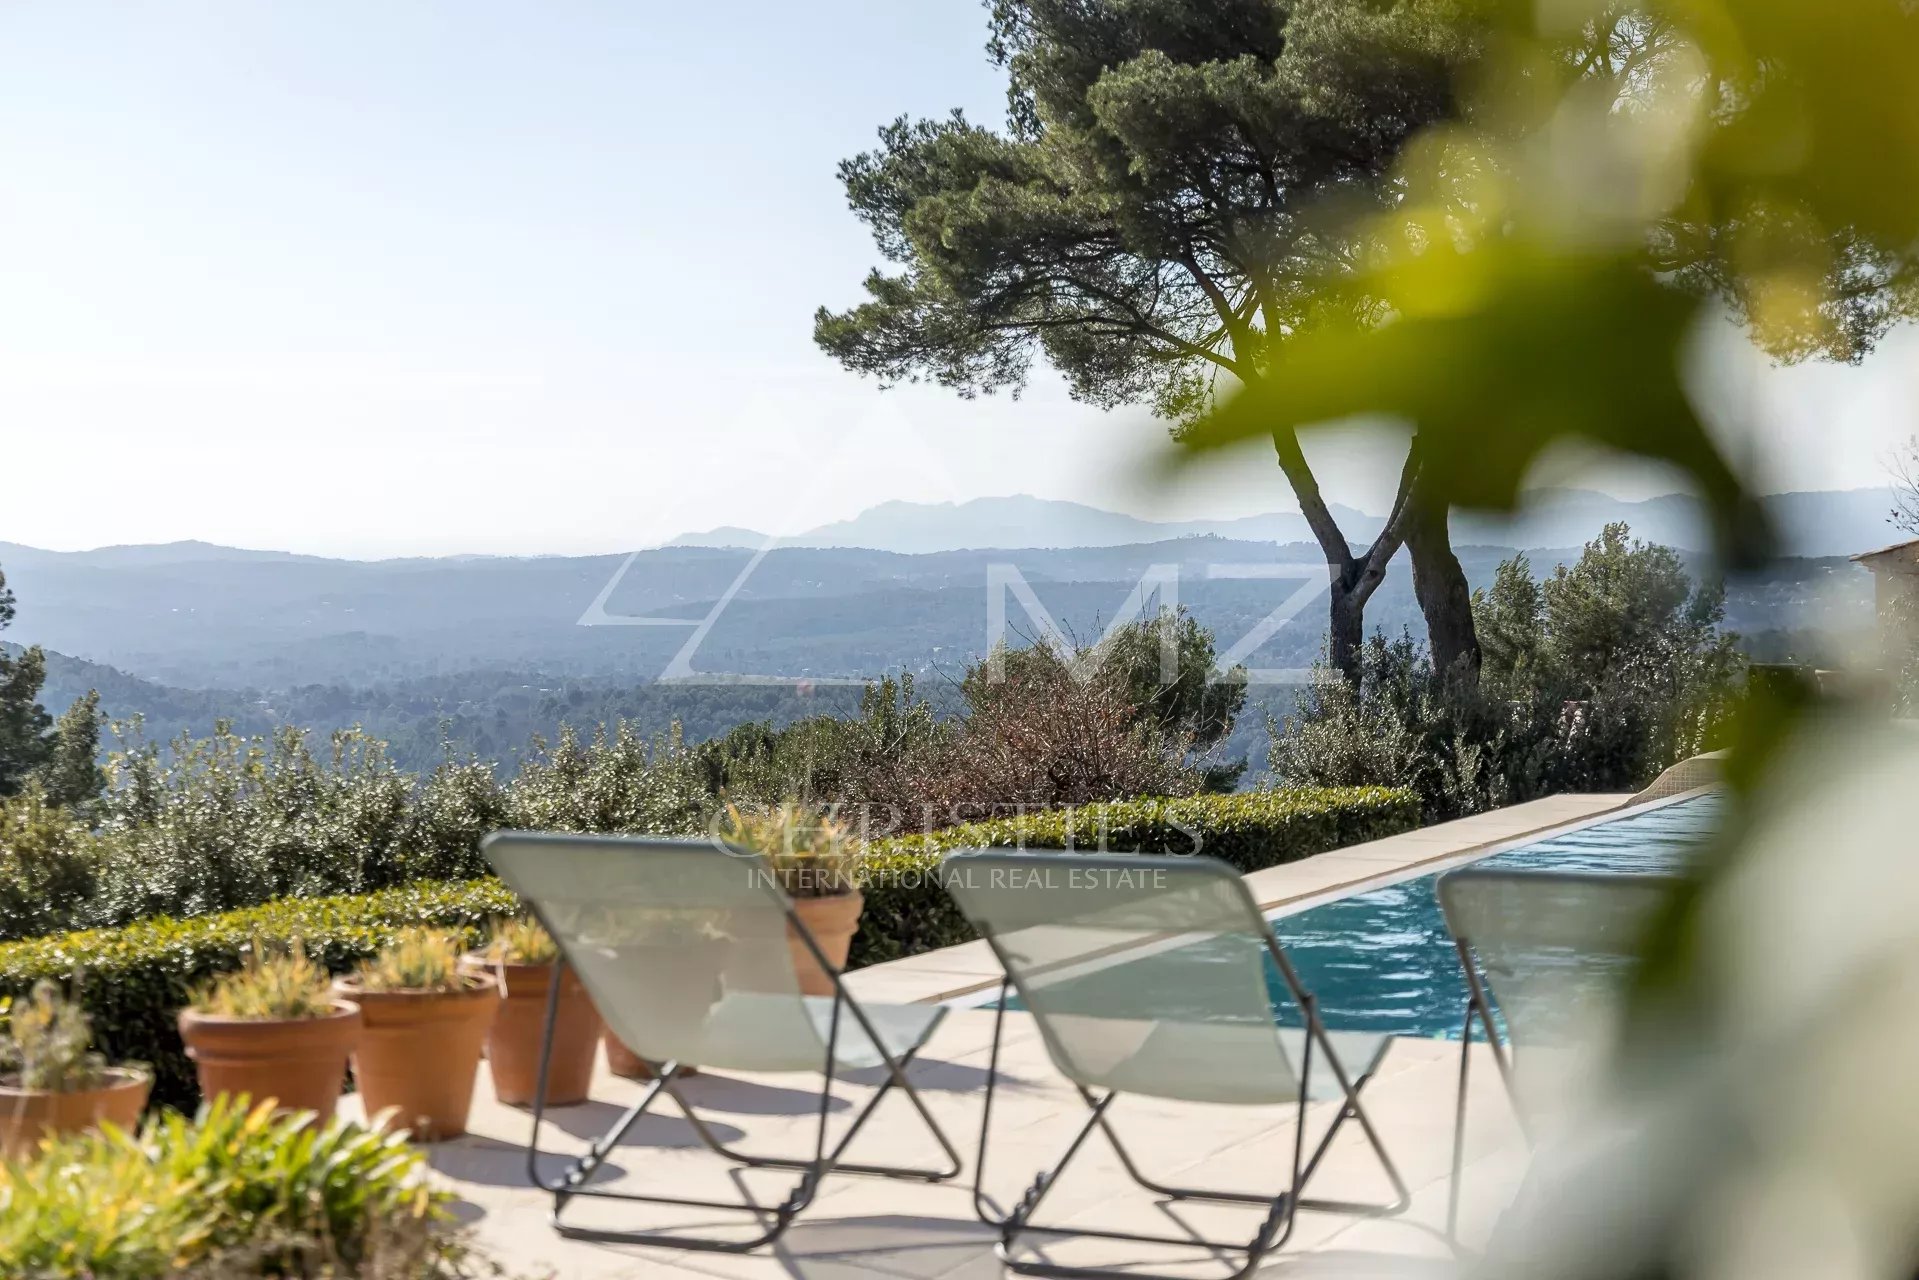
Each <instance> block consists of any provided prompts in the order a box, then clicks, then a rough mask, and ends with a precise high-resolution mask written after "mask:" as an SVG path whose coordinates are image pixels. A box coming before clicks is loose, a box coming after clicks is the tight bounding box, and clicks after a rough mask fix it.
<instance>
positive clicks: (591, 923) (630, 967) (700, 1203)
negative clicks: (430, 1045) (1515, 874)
mask: <svg viewBox="0 0 1919 1280" xmlns="http://www.w3.org/2000/svg"><path fill="white" fill-rule="evenodd" d="M481 848H482V851H483V852H484V853H485V855H486V858H487V860H488V861H489V862H491V863H492V864H493V866H494V868H495V869H496V870H498V871H499V873H500V877H501V878H502V879H503V880H505V881H506V883H507V884H508V885H509V886H510V887H511V888H512V889H513V891H514V892H515V893H516V894H518V895H519V897H520V900H521V901H522V902H523V903H525V904H526V905H527V907H528V908H529V909H530V910H531V911H532V912H533V914H534V915H535V916H537V917H538V918H539V920H540V922H541V923H542V924H543V925H545V926H546V928H547V931H548V932H550V933H551V934H552V935H553V938H554V940H555V941H556V942H558V943H559V948H560V956H561V963H563V964H567V965H570V966H572V967H573V969H574V970H575V971H577V972H578V974H579V976H580V980H581V982H582V983H584V984H585V986H586V989H587V991H588V992H589V993H590V994H591V995H592V997H593V1002H594V1004H595V1005H597V1006H598V1008H599V1011H600V1014H601V1015H602V1016H603V1017H604V1018H605V1019H606V1023H607V1026H608V1028H609V1029H610V1030H611V1031H612V1032H613V1034H614V1035H616V1036H618V1037H619V1038H620V1039H621V1040H622V1041H623V1042H624V1043H625V1044H626V1045H627V1046H628V1047H629V1048H631V1049H632V1050H633V1051H634V1052H635V1053H636V1054H638V1055H639V1056H640V1057H642V1058H644V1059H646V1060H647V1061H648V1062H649V1063H651V1064H653V1065H654V1068H655V1078H654V1080H653V1081H652V1082H651V1083H650V1084H649V1085H648V1086H647V1088H646V1092H645V1093H644V1094H643V1095H642V1096H641V1098H640V1100H639V1101H638V1102H637V1103H635V1104H634V1105H633V1106H632V1107H630V1108H628V1109H627V1110H626V1112H625V1113H623V1114H622V1115H621V1116H620V1117H619V1118H618V1119H617V1120H615V1121H614V1123H613V1126H612V1128H610V1129H609V1130H608V1131H607V1132H606V1133H605V1134H604V1135H602V1136H601V1137H599V1138H598V1139H596V1140H595V1141H594V1142H593V1143H592V1144H591V1145H590V1146H589V1148H588V1150H587V1152H586V1154H585V1155H584V1156H582V1157H581V1158H580V1159H579V1160H577V1161H575V1162H574V1163H573V1164H572V1165H571V1166H570V1167H569V1168H568V1169H567V1170H566V1172H565V1173H564V1174H563V1175H562V1176H560V1177H559V1178H558V1179H556V1180H552V1181H548V1180H546V1179H544V1178H542V1177H541V1174H540V1171H539V1154H540V1153H539V1139H540V1124H541V1120H542V1118H543V1112H544V1108H543V1106H542V1105H541V1102H540V1099H543V1098H544V1097H545V1094H546V1072H547V1065H548V1058H549V1057H550V1055H551V1050H552V1042H553V1021H554V1014H555V1011H556V1009H557V1008H558V1001H557V998H556V997H557V994H558V992H559V989H560V984H559V983H558V982H555V983H553V984H552V992H553V996H552V997H549V999H548V1003H547V1011H546V1033H545V1042H544V1044H543V1046H542V1049H541V1057H540V1079H539V1087H538V1089H537V1091H536V1093H535V1095H534V1096H535V1103H534V1108H533V1132H532V1136H531V1137H530V1138H529V1139H528V1141H527V1176H528V1177H529V1178H530V1179H531V1180H532V1182H533V1183H534V1185H536V1186H538V1187H540V1188H542V1189H544V1190H546V1191H549V1192H551V1193H552V1195H553V1213H552V1223H553V1226H554V1228H555V1229H556V1230H558V1231H559V1232H560V1233H561V1234H562V1235H567V1236H571V1237H575V1238H580V1239H588V1240H598V1241H605V1242H615V1243H633V1244H652V1245H661V1246H665V1247H668V1248H678V1249H702V1250H713V1251H721V1252H729V1253H740V1252H746V1251H748V1250H751V1249H755V1248H758V1247H760V1246H762V1245H767V1244H771V1243H772V1242H774V1241H776V1240H778V1239H779V1238H780V1237H781V1236H782V1235H784V1234H785V1232H786V1229H787V1227H788V1226H790V1225H791V1223H792V1221H793V1219H794V1218H795V1217H797V1216H798V1215H799V1214H800V1213H801V1212H802V1211H803V1210H804V1209H805V1208H806V1207H807V1205H808V1204H809V1203H811V1201H812V1199H813V1197H814V1195H815V1193H816V1192H817V1190H818V1188H819V1184H820V1180H821V1179H822V1178H823V1177H825V1176H826V1175H827V1174H828V1173H831V1172H835V1171H838V1172H841V1173H861V1174H871V1175H874V1176H879V1177H894V1178H905V1179H911V1180H914V1181H923V1182H941V1181H945V1180H946V1179H949V1178H952V1177H956V1176H957V1175H958V1174H959V1171H960V1159H959V1154H958V1152H956V1151H955V1150H954V1148H953V1144H952V1143H951V1142H949V1141H948V1140H947V1138H946V1135H945V1134H944V1133H943V1132H941V1130H940V1127H939V1125H938V1124H937V1123H935V1122H934V1120H933V1116H932V1114H931V1113H930V1112H928V1111H927V1109H926V1105H925V1103H924V1102H922V1101H921V1099H920V1097H919V1095H918V1093H916V1092H915V1091H914V1089H913V1086H912V1084H911V1083H910V1082H909V1081H908V1080H907V1078H906V1066H907V1064H908V1063H909V1062H911V1061H912V1059H913V1056H914V1055H915V1054H916V1053H918V1052H919V1050H920V1048H921V1046H922V1045H924V1044H925V1042H926V1039H927V1037H928V1036H929V1035H931V1034H932V1031H933V1028H934V1027H935V1026H937V1025H938V1024H939V1021H940V1018H941V1016H942V1015H943V1014H944V1013H945V1009H944V1008H943V1007H941V1006H939V1005H880V1004H867V1005H864V1006H862V1005H861V1004H860V1003H859V1002H858V1001H856V1000H854V999H853V997H852V995H851V994H850V993H849V992H848V991H847V990H846V988H845V986H844V984H842V982H841V981H840V975H839V973H838V971H837V970H836V969H835V968H834V967H833V966H832V965H831V964H828V963H827V961H826V959H825V957H824V956H823V955H821V954H820V949H819V946H818V944H817V943H815V942H814V940H813V937H812V935H811V934H810V933H808V932H807V930H806V927H805V926H804V925H803V924H801V923H800V921H799V918H798V916H797V915H796V914H795V913H794V911H793V906H792V903H791V902H790V901H789V900H788V899H787V897H786V895H785V893H783V892H782V891H781V890H780V889H779V887H778V886H777V884H775V883H774V881H773V879H772V878H771V876H769V875H767V874H766V873H765V871H764V870H763V864H762V863H761V862H760V860H759V859H757V858H755V857H752V856H750V855H746V854H742V853H740V852H738V851H734V850H729V849H728V848H727V847H726V846H724V845H721V844H719V843H718V842H716V841H709V840H659V839H647V838H642V837H631V836H583V835H548V834H526V833H520V832H496V833H495V834H493V835H490V836H488V837H487V838H486V840H485V841H484V842H483V844H482V845H481ZM789 929H791V930H792V931H794V933H795V935H797V937H799V938H800V939H801V940H803V942H804V944H805V945H806V946H807V947H808V948H810V949H811V951H812V952H813V954H814V956H815V957H816V958H818V959H819V961H820V965H821V967H822V968H823V969H824V970H825V971H826V972H827V973H828V974H831V975H832V978H833V987H834V992H835V994H834V995H833V996H831V997H819V996H807V995H802V994H801V992H800V988H799V980H798V978H797V977H796V976H795V974H794V971H793V954H792V950H791V947H790V946H789V944H788V941H787V938H788V930H789ZM681 1063H697V1064H699V1065H700V1066H702V1067H716V1068H719V1069H721V1070H737V1071H772V1072H781V1071H806V1072H818V1073H819V1074H821V1075H822V1076H823V1077H824V1079H823V1080H822V1082H821V1085H820V1094H819V1099H820V1110H819V1128H818V1132H817V1135H816V1137H815V1139H814V1143H813V1152H812V1154H811V1155H810V1156H803V1157H792V1156H771V1155H747V1154H744V1153H741V1152H738V1151H735V1150H733V1149H732V1148H730V1147H728V1146H727V1145H726V1144H724V1143H722V1142H721V1141H720V1140H719V1138H718V1137H717V1135H715V1133H714V1132H713V1130H712V1128H711V1127H710V1126H709V1125H708V1124H707V1123H706V1122H705V1121H704V1120H703V1119H702V1118H701V1117H700V1115H699V1113H698V1112H697V1111H696V1110H695V1109H694V1107H693V1106H692V1104H691V1103H690V1102H689V1101H688V1100H687V1099H686V1097H685V1096H684V1095H683V1094H682V1093H681V1090H680V1085H679V1081H677V1080H676V1079H675V1072H676V1071H677V1069H678V1067H679V1064H681ZM870 1068H881V1069H883V1070H884V1071H885V1073H886V1074H885V1078H884V1080H883V1081H882V1082H881V1084H880V1086H879V1088H878V1089H877V1090H876V1091H875V1092H874V1096H873V1098H872V1101H871V1102H870V1103H869V1104H868V1105H867V1106H866V1107H865V1108H863V1109H862V1110H861V1111H860V1112H859V1113H858V1114H857V1115H856V1116H855V1117H854V1118H853V1120H852V1124H851V1127H850V1128H848V1129H847V1131H846V1132H845V1133H844V1134H842V1135H841V1136H840V1137H839V1139H838V1140H837V1141H836V1142H834V1143H833V1144H832V1145H831V1146H829V1145H828V1142H827V1116H828V1113H829V1110H830V1108H831V1104H832V1085H833V1077H834V1073H835V1072H836V1071H838V1070H842V1069H844V1070H864V1069H870ZM895 1089H897V1090H898V1091H899V1092H900V1093H901V1094H903V1095H904V1096H905V1097H906V1099H907V1100H908V1101H909V1102H910V1103H911V1104H912V1105H913V1108H914V1109H915V1110H916V1111H918V1112H919V1115H920V1118H921V1119H922V1120H924V1121H925V1123H926V1127H927V1128H928V1129H929V1130H931V1132H932V1134H933V1137H934V1138H935V1139H936V1140H937V1141H938V1143H939V1145H940V1148H941V1149H942V1150H943V1151H944V1152H945V1154H946V1159H947V1161H948V1167H947V1168H945V1169H904V1168H895V1167H891V1166H883V1165H866V1164H852V1163H848V1162H845V1161H843V1160H842V1159H841V1158H840V1157H841V1156H842V1154H843V1153H844V1152H845V1151H846V1148H847V1146H848V1145H849V1144H850V1143H851V1142H852V1141H853V1139H854V1137H855V1136H857V1135H858V1134H859V1132H860V1130H861V1129H862V1128H863V1127H864V1126H865V1124H866V1122H867V1120H868V1119H869V1118H870V1117H871V1116H872V1115H873V1112H874V1110H875V1109H876V1108H877V1107H878V1106H879V1104H880V1102H881V1101H882V1100H883V1099H884V1098H885V1097H886V1095H887V1094H888V1093H890V1092H892V1091H893V1090H895ZM662 1093H664V1094H666V1095H668V1096H670V1097H671V1098H672V1099H673V1101H674V1102H675V1103H676V1104H677V1105H678V1106H679V1108H680V1110H681V1111H682V1112H683V1113H684V1114H685V1116H686V1118H687V1120H688V1121H689V1122H690V1123H691V1125H692V1126H693V1131H694V1133H695V1134H696V1135H698V1137H699V1139H700V1141H701V1142H702V1143H704V1144H705V1145H706V1146H707V1147H709V1148H711V1149H712V1150H713V1151H714V1152H716V1153H717V1154H718V1155H720V1156H723V1157H724V1158H726V1159H727V1160H730V1161H732V1162H734V1163H735V1164H738V1165H742V1166H746V1167H748V1168H759V1169H765V1168H773V1169H793V1170H798V1171H799V1173H800V1178H799V1181H798V1182H797V1183H796V1184H795V1185H794V1187H793V1190H792V1192H791V1193H790V1194H789V1195H788V1196H787V1197H786V1199H785V1200H784V1201H782V1202H781V1203H780V1204H778V1205H772V1206H762V1205H760V1204H757V1203H755V1202H753V1201H752V1200H751V1199H750V1198H749V1199H747V1200H745V1201H743V1202H741V1201H707V1200H694V1199H688V1198H685V1197H678V1196H671V1195H653V1194H641V1193H639V1192H633V1191H621V1190H615V1189H612V1188H603V1187H594V1186H589V1185H588V1180H589V1179H590V1178H591V1177H592V1176H593V1173H594V1171H595V1170H596V1169H598V1168H599V1166H600V1165H601V1163H602V1162H603V1161H604V1160H605V1159H606V1157H607V1155H608V1154H609V1153H610V1152H611V1151H612V1150H613V1148H614V1146H615V1145H616V1144H617V1143H618V1142H619V1141H620V1138H621V1137H622V1136H623V1135H624V1134H625V1133H626V1131H627V1130H628V1129H630V1128H632V1126H633V1124H634V1122H635V1121H637V1120H638V1119H639V1118H640V1117H641V1116H642V1115H644V1114H645V1113H646V1111H647V1109H648V1108H649V1107H651V1106H652V1105H653V1102H654V1100H655V1099H657V1098H658V1097H659V1096H660V1095H661V1094H662ZM575 1197H598V1198H604V1199H611V1200H631V1201H636V1202H639V1203H643V1204H656V1205H691V1206H694V1207H698V1208H709V1209H722V1210H737V1211H740V1212H745V1213H750V1214H754V1215H757V1216H759V1217H760V1218H761V1220H762V1221H763V1222H766V1226H765V1229H764V1230H763V1231H762V1232H761V1233H760V1234H759V1235H757V1236H754V1237H752V1238H750V1239H742V1240H716V1239H710V1238H703V1237H693V1236H685V1235H671V1234H667V1233H664V1232H656V1231H646V1230H643V1229H642V1230H631V1231H612V1230H601V1229H590V1228H585V1227H580V1226H577V1225H571V1224H568V1223H566V1222H565V1221H564V1220H563V1216H562V1215H563V1214H564V1211H565V1210H566V1207H567V1204H568V1202H569V1201H571V1200H572V1199H573V1198H575ZM767 1219H770V1222H767Z"/></svg>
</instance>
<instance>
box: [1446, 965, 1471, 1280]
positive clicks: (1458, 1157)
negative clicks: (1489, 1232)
mask: <svg viewBox="0 0 1919 1280" xmlns="http://www.w3.org/2000/svg"><path fill="white" fill-rule="evenodd" d="M1472 1060H1473V1007H1472V1005H1471V1003H1468V1004H1467V1005H1466V1021H1465V1024H1464V1025H1463V1026H1461V1027H1460V1029H1459V1097H1458V1099H1457V1101H1456V1102H1455V1104H1454V1106H1453V1168H1452V1177H1451V1178H1449V1179H1448V1180H1447V1183H1446V1239H1447V1240H1449V1241H1451V1242H1452V1244H1453V1246H1454V1247H1455V1248H1457V1247H1458V1245H1459V1196H1460V1179H1461V1177H1462V1176H1463V1175H1464V1174H1465V1172H1466V1076H1467V1072H1468V1070H1469V1069H1470V1068H1471V1066H1472Z"/></svg>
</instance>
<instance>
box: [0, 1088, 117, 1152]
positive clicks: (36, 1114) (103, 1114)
mask: <svg viewBox="0 0 1919 1280" xmlns="http://www.w3.org/2000/svg"><path fill="white" fill-rule="evenodd" d="M152 1088H153V1073H152V1072H151V1071H148V1070H147V1069H146V1068H145V1067H108V1068H107V1070H106V1079H104V1080H102V1081H101V1082H100V1085H99V1087H98V1088H93V1089H75V1090H72V1091H70V1092H67V1093H52V1092H48V1091H46V1090H42V1089H22V1088H21V1087H20V1085H19V1078H18V1077H15V1078H14V1080H13V1082H11V1083H8V1082H4V1081H0V1156H24V1155H27V1154H29V1153H31V1152H32V1151H33V1149H34V1147H35V1146H36V1145H37V1144H38V1143H39V1141H40V1139H42V1138H44V1137H49V1136H55V1137H57V1136H59V1135H60V1134H66V1133H79V1132H81V1131H82V1130H85V1129H92V1128H94V1127H96V1126H98V1125H100V1124H102V1123H106V1124H110V1125H112V1126H114V1127H115V1128H116V1129H124V1130H126V1131H127V1132H129V1133H131V1132H132V1131H133V1130H134V1129H135V1128H137V1127H139V1124H140V1112H141V1111H142V1110H144V1109H145V1108H146V1105H147V1093H148V1091H149V1090H151V1089H152Z"/></svg>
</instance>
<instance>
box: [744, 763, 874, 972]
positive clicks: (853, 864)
mask: <svg viewBox="0 0 1919 1280" xmlns="http://www.w3.org/2000/svg"><path fill="white" fill-rule="evenodd" d="M720 834H721V836H722V837H723V838H724V839H725V840H726V842H727V843H728V844H731V845H733V846H734V847H736V848H739V849H742V850H745V851H747V852H750V853H754V854H758V855H759V856H760V857H761V858H762V859H763V860H764V861H765V863H766V867H767V871H768V873H769V874H771V875H772V876H773V878H774V879H775V880H776V881H777V882H778V883H779V885H780V887H781V888H782V889H784V890H785V891H786V896H787V897H789V898H791V899H792V900H793V912H794V914H795V915H797V916H798V917H799V918H800V921H801V923H803V924H804V925H805V926H806V929H807V932H808V933H811V934H812V935H813V941H814V942H816V943H818V944H819V949H820V950H821V951H822V952H823V953H825V955H826V958H827V959H828V960H829V961H831V962H832V964H833V967H834V968H836V969H842V968H845V966H846V956H847V952H848V951H849V950H851V948H852V946H853V934H854V933H855V932H857V931H858V929H859V926H860V912H861V911H862V910H864V909H865V906H866V898H865V895H863V894H862V893H860V890H859V884H858V882H857V878H856V874H855V873H856V871H857V863H858V854H857V850H856V848H855V846H854V844H853V842H852V839H851V838H850V836H849V835H848V833H847V830H846V827H845V825H844V824H842V823H840V822H837V821H835V820H834V819H833V818H832V817H830V816H829V815H826V814H822V813H819V812H816V811H814V810H811V809H808V808H806V807H804V806H802V805H800V804H798V803H796V802H794V801H791V800H788V801H787V802H785V803H784V804H782V805H780V806H779V807H778V808H776V809H771V810H767V811H764V812H758V813H748V812H743V811H742V810H741V809H740V808H739V806H737V805H731V804H729V805H728V806H727V807H726V817H725V821H724V823H723V824H722V827H721V830H720ZM787 943H788V945H789V946H790V947H791V948H792V952H793V971H794V973H795V974H796V975H798V977H799V983H800V990H801V991H802V992H804V993H805V994H807V995H809V996H830V995H832V994H833V979H832V978H831V977H829V976H828V975H827V973H826V971H825V970H824V969H822V968H821V967H820V963H819V961H818V959H817V958H816V957H815V956H814V954H813V951H812V949H811V948H810V947H808V946H807V945H806V943H805V942H804V941H802V940H801V939H800V937H799V935H798V934H797V933H796V932H794V931H793V930H792V929H791V928H790V927H789V928H788V930H787Z"/></svg>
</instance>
